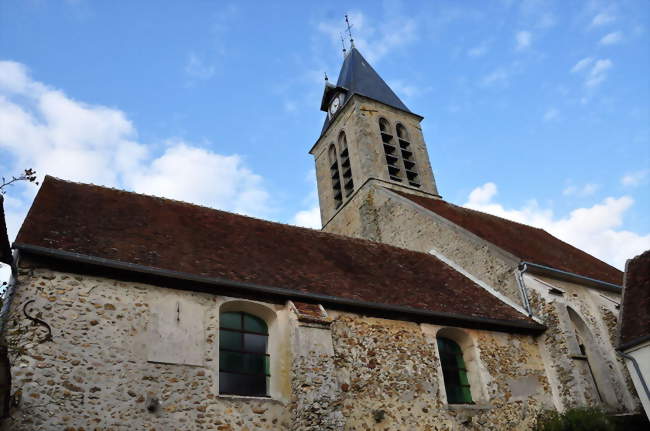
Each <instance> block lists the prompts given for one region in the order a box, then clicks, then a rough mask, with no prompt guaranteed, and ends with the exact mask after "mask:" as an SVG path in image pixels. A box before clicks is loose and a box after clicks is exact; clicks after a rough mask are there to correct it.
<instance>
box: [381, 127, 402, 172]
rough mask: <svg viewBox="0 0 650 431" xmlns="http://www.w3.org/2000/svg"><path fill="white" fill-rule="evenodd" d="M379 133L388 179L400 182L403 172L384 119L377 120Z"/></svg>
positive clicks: (397, 152)
mask: <svg viewBox="0 0 650 431" xmlns="http://www.w3.org/2000/svg"><path fill="white" fill-rule="evenodd" d="M379 131H380V132H381V141H382V143H383V145H384V155H385V157H386V166H387V167H388V177H389V178H390V179H391V180H393V181H400V182H401V181H402V178H403V172H402V169H401V167H400V153H399V151H398V150H397V144H396V143H395V140H394V139H393V134H392V133H391V128H390V123H389V122H388V120H386V119H385V118H380V119H379Z"/></svg>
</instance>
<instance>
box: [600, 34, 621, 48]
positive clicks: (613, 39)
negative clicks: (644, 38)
mask: <svg viewBox="0 0 650 431" xmlns="http://www.w3.org/2000/svg"><path fill="white" fill-rule="evenodd" d="M622 40H623V33H622V32H620V31H614V32H612V33H608V34H606V35H605V36H603V38H602V39H600V42H599V43H600V44H601V45H615V44H617V43H619V42H621V41H622Z"/></svg>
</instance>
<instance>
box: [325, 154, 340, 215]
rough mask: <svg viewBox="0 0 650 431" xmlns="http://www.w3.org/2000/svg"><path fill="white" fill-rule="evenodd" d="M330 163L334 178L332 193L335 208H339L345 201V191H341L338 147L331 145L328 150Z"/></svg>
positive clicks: (331, 173)
mask: <svg viewBox="0 0 650 431" xmlns="http://www.w3.org/2000/svg"><path fill="white" fill-rule="evenodd" d="M328 158H329V163H330V176H331V178H332V194H333V197H334V208H338V207H340V206H341V204H342V203H343V193H342V192H341V174H340V170H339V159H338V157H337V156H336V147H335V146H334V144H332V145H330V149H329V151H328Z"/></svg>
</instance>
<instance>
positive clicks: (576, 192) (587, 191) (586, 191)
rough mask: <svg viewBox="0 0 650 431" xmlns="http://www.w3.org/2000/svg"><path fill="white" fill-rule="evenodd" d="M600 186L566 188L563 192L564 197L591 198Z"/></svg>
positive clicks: (589, 185) (588, 185) (587, 185)
mask: <svg viewBox="0 0 650 431" xmlns="http://www.w3.org/2000/svg"><path fill="white" fill-rule="evenodd" d="M599 188H600V186H599V185H598V184H592V183H589V184H585V185H584V186H582V187H580V186H568V187H566V188H565V189H564V190H563V191H562V194H563V195H564V196H580V197H585V196H591V195H593V194H594V193H596V192H597V191H598V189H599Z"/></svg>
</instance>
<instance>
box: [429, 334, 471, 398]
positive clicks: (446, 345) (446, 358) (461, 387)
mask: <svg viewBox="0 0 650 431" xmlns="http://www.w3.org/2000/svg"><path fill="white" fill-rule="evenodd" d="M437 342H438V352H439V353H440V365H441V367H442V375H443V379H444V382H445V391H446V393H447V402H448V403H449V404H471V403H472V393H471V390H470V385H469V379H468V377H467V368H465V361H464V360H463V351H462V350H461V348H460V346H459V345H458V344H457V343H456V342H455V341H453V340H450V339H448V338H444V337H438V339H437Z"/></svg>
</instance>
